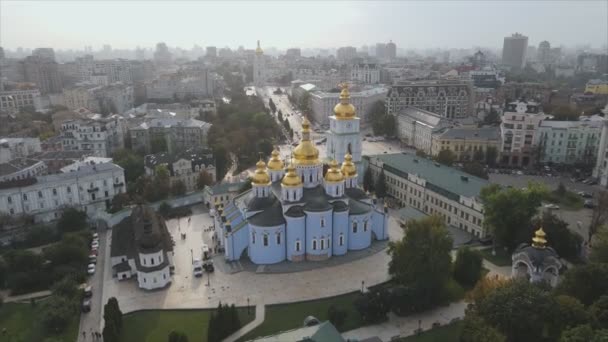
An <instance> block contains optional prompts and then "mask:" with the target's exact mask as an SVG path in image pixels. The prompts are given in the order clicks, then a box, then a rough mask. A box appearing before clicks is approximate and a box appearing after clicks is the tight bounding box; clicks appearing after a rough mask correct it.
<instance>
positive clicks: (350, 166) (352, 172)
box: [341, 153, 357, 178]
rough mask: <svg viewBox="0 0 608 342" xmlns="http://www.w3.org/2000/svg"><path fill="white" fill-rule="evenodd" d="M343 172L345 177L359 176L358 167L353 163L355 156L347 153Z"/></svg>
mask: <svg viewBox="0 0 608 342" xmlns="http://www.w3.org/2000/svg"><path fill="white" fill-rule="evenodd" d="M341 170H342V175H343V176H344V177H349V178H351V177H355V176H357V167H356V166H355V164H354V163H353V156H351V155H350V153H347V154H346V155H345V156H344V162H343V163H342V168H341Z"/></svg>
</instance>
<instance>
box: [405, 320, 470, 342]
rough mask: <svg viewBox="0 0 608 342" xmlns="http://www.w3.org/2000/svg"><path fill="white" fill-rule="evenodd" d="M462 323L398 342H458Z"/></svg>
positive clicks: (445, 326)
mask: <svg viewBox="0 0 608 342" xmlns="http://www.w3.org/2000/svg"><path fill="white" fill-rule="evenodd" d="M462 324H463V323H462V322H456V323H452V324H448V325H444V326H442V327H439V328H435V329H431V330H429V331H425V332H423V333H421V334H420V335H418V336H416V335H414V336H408V337H404V338H402V339H399V340H397V341H398V342H439V341H441V342H458V341H459V340H460V332H461V331H462Z"/></svg>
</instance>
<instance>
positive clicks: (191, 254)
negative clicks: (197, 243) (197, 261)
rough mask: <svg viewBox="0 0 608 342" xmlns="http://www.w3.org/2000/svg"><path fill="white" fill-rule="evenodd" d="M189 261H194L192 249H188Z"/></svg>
mask: <svg viewBox="0 0 608 342" xmlns="http://www.w3.org/2000/svg"><path fill="white" fill-rule="evenodd" d="M190 263H191V264H193V263H194V252H193V251H192V249H190Z"/></svg>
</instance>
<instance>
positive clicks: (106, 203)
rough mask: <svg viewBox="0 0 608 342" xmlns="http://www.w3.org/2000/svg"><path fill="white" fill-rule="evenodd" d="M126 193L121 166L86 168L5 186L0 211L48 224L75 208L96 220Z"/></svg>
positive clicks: (109, 165) (1, 196)
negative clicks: (115, 199)
mask: <svg viewBox="0 0 608 342" xmlns="http://www.w3.org/2000/svg"><path fill="white" fill-rule="evenodd" d="M125 191H126V185H125V177H124V170H123V169H122V168H121V167H120V166H117V165H115V164H112V163H106V164H100V165H87V166H83V167H81V168H80V169H79V170H77V171H73V172H70V173H60V174H55V175H47V176H39V177H36V178H35V179H31V178H30V179H29V180H27V181H22V182H15V183H14V184H10V183H9V184H4V185H3V186H2V188H1V189H0V212H2V213H5V214H8V215H10V216H19V215H23V214H25V215H32V216H34V218H35V219H36V220H37V221H45V222H48V221H52V220H55V219H58V218H59V217H60V216H61V212H62V211H63V210H64V209H65V208H66V207H75V208H78V209H80V210H83V211H85V212H86V213H87V215H88V216H89V217H96V216H97V215H98V214H100V213H105V211H106V209H107V208H109V207H110V205H111V202H112V198H114V196H115V195H117V194H119V193H123V192H125Z"/></svg>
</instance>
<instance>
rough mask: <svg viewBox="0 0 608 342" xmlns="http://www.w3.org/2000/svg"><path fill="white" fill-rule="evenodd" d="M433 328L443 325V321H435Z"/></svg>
mask: <svg viewBox="0 0 608 342" xmlns="http://www.w3.org/2000/svg"><path fill="white" fill-rule="evenodd" d="M432 326H433V328H439V327H440V326H441V323H439V321H435V322H433V325H432Z"/></svg>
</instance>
